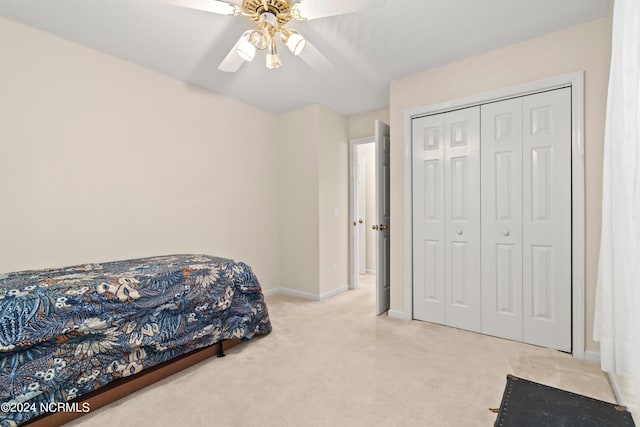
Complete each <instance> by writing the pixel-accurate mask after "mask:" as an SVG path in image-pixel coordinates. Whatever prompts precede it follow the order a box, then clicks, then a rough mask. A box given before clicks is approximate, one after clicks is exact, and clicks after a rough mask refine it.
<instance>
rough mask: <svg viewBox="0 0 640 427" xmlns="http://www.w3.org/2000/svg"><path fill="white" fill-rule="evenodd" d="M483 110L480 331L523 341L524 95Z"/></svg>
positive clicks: (486, 105) (487, 106) (491, 105)
mask: <svg viewBox="0 0 640 427" xmlns="http://www.w3.org/2000/svg"><path fill="white" fill-rule="evenodd" d="M481 114H482V123H481V128H482V132H481V150H480V151H481V165H482V167H481V169H482V180H481V181H482V219H481V221H482V332H483V333H485V334H489V335H494V336H498V337H502V338H509V339H512V340H517V341H522V98H515V99H509V100H506V101H501V102H494V103H492V104H485V105H483V106H482V107H481Z"/></svg>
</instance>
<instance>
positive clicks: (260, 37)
mask: <svg viewBox="0 0 640 427" xmlns="http://www.w3.org/2000/svg"><path fill="white" fill-rule="evenodd" d="M249 42H250V43H251V44H252V45H254V46H255V47H256V48H257V49H260V50H263V49H266V48H267V46H269V33H268V32H267V31H265V30H264V28H258V29H255V30H253V31H251V33H250V34H249Z"/></svg>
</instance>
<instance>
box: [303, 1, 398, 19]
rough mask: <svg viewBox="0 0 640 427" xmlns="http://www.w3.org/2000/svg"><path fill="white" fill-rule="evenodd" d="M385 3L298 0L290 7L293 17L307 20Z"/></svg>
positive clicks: (376, 6)
mask: <svg viewBox="0 0 640 427" xmlns="http://www.w3.org/2000/svg"><path fill="white" fill-rule="evenodd" d="M386 3H387V0H349V1H345V0H299V1H297V2H295V3H294V4H293V6H292V9H293V11H294V14H293V16H294V18H296V19H301V20H307V19H318V18H326V17H327V16H335V15H343V14H346V13H353V12H358V11H360V10H366V9H375V8H379V7H382V6H384V5H385V4H386Z"/></svg>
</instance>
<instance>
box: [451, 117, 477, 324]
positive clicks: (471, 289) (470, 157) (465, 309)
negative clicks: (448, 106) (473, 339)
mask: <svg viewBox="0 0 640 427" xmlns="http://www.w3.org/2000/svg"><path fill="white" fill-rule="evenodd" d="M444 142H445V154H444V158H445V180H444V215H445V226H444V233H445V250H446V253H445V273H444V275H445V295H446V304H447V306H446V308H445V318H446V324H447V325H450V326H455V327H456V328H462V329H467V330H469V331H477V332H480V322H481V302H480V286H481V280H480V107H472V108H465V109H464V110H458V111H452V112H450V113H447V114H446V116H445V118H444Z"/></svg>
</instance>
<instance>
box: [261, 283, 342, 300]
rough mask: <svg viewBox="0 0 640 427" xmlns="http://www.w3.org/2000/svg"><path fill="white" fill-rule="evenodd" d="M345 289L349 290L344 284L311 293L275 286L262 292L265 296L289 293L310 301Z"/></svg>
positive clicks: (325, 297) (333, 294) (324, 297)
mask: <svg viewBox="0 0 640 427" xmlns="http://www.w3.org/2000/svg"><path fill="white" fill-rule="evenodd" d="M347 290H349V286H347V285H345V286H342V287H340V288H337V289H334V290H332V291H329V292H325V293H323V294H321V295H316V294H312V293H311V292H303V291H298V290H295V289H288V288H275V289H269V290H268V291H264V292H263V294H264V296H265V297H270V296H273V295H289V296H290V297H295V298H302V299H308V300H312V301H324V300H327V299H329V298H331V297H334V296H336V295H338V294H341V293H343V292H345V291H347Z"/></svg>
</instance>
